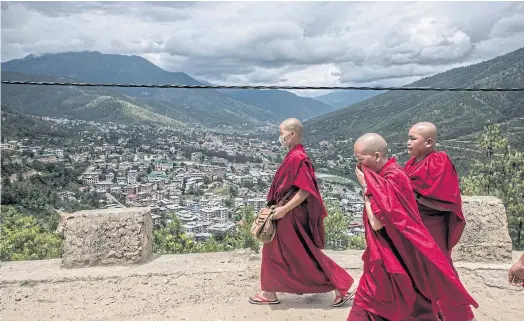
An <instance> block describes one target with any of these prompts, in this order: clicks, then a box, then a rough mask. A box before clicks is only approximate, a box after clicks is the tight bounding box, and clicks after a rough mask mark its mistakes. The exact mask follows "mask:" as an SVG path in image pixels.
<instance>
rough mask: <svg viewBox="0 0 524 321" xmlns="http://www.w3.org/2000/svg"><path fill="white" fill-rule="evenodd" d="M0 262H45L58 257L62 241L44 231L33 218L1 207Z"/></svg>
mask: <svg viewBox="0 0 524 321" xmlns="http://www.w3.org/2000/svg"><path fill="white" fill-rule="evenodd" d="M0 229H1V234H0V260H2V261H18V260H46V259H54V258H58V257H60V249H61V245H62V240H61V239H60V237H59V236H58V235H57V234H56V233H51V232H48V231H45V230H44V229H43V228H41V227H40V225H39V224H38V222H37V221H36V219H35V218H34V217H31V216H25V215H23V214H22V213H20V212H19V211H17V210H16V209H15V208H14V207H11V206H2V217H1V224H0Z"/></svg>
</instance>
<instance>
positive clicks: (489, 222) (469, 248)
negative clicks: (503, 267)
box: [452, 196, 512, 263]
mask: <svg viewBox="0 0 524 321" xmlns="http://www.w3.org/2000/svg"><path fill="white" fill-rule="evenodd" d="M462 201H463V205H462V208H463V211H464V216H465V218H466V228H465V230H464V233H463V234H462V238H461V240H460V242H459V243H458V244H457V245H456V246H455V248H454V249H453V251H452V258H453V260H454V261H469V262H483V263H511V248H512V244H511V238H510V236H509V232H508V221H507V216H506V210H505V208H504V205H503V204H502V201H501V200H499V199H498V198H496V197H492V196H464V197H463V200H462Z"/></svg>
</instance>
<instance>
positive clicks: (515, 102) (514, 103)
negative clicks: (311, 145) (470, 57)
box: [305, 48, 524, 145]
mask: <svg viewBox="0 0 524 321" xmlns="http://www.w3.org/2000/svg"><path fill="white" fill-rule="evenodd" d="M407 86H418V87H465V88H487V87H499V88H512V87H513V88H514V87H519V88H524V48H521V49H518V50H516V51H513V52H510V53H508V54H505V55H503V56H499V57H496V58H494V59H491V60H488V61H484V62H481V63H478V64H474V65H470V66H466V67H460V68H454V69H451V70H448V71H446V72H443V73H440V74H437V75H434V76H431V77H427V78H424V79H421V80H419V81H416V82H414V83H412V84H410V85H407ZM523 117H524V93H522V92H437V91H389V92H387V93H384V94H381V95H378V96H376V97H373V98H370V99H367V100H364V101H362V102H359V103H357V104H354V105H351V106H350V107H346V108H343V109H340V110H337V111H335V112H333V113H330V114H327V115H323V116H320V117H317V118H315V119H312V120H310V121H308V122H306V124H305V125H306V126H305V127H306V130H307V131H308V132H309V135H310V137H311V139H312V140H313V141H318V140H324V139H335V138H343V139H344V138H347V137H353V138H356V137H358V136H360V135H362V134H364V133H366V132H377V133H380V134H382V135H383V136H385V138H387V139H388V140H392V141H397V142H404V141H405V140H406V137H407V131H408V130H409V128H410V127H411V126H412V125H413V124H415V123H417V122H420V121H430V122H433V123H435V124H436V125H437V126H438V128H439V136H440V137H441V138H442V139H452V138H457V137H464V136H468V135H473V134H475V133H478V132H479V131H481V130H482V129H483V127H484V126H485V125H486V124H487V123H488V122H489V121H491V122H496V123H505V124H507V126H510V128H508V131H509V132H511V131H513V129H514V130H516V131H519V130H520V131H521V129H522V119H523ZM511 126H513V127H514V128H513V127H511ZM521 141H522V139H519V144H521V145H522V143H521Z"/></svg>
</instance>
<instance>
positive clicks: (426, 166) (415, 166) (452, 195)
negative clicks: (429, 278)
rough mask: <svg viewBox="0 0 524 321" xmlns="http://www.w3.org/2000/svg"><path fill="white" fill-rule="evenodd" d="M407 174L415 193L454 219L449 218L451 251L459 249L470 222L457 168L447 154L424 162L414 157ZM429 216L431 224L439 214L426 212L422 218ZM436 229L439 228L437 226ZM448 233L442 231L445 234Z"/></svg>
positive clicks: (430, 155)
mask: <svg viewBox="0 0 524 321" xmlns="http://www.w3.org/2000/svg"><path fill="white" fill-rule="evenodd" d="M404 170H405V172H406V174H407V175H408V176H409V178H410V179H411V184H412V186H413V190H414V191H415V193H417V194H420V195H422V196H423V197H425V198H426V199H427V200H428V201H430V202H431V203H433V204H434V205H435V206H437V207H439V208H441V209H442V210H443V211H449V212H451V213H452V214H453V215H451V216H449V218H448V217H446V218H447V221H446V222H444V223H443V224H446V225H447V228H446V230H447V231H448V233H447V234H448V235H447V250H448V251H451V249H452V248H453V247H454V246H455V245H457V243H458V242H459V240H460V237H461V236H462V232H463V231H464V228H465V227H466V220H465V219H464V215H463V214H462V197H461V195H460V187H459V178H458V174H457V171H456V170H455V166H454V165H453V163H452V162H451V160H450V159H449V157H448V155H447V154H446V153H445V152H432V153H431V154H429V155H428V156H427V157H425V158H424V159H423V160H421V161H419V162H417V161H416V158H415V157H412V158H411V159H410V160H409V161H408V162H407V163H406V165H405V166H404ZM424 212H427V215H426V216H427V217H428V220H431V219H433V220H435V219H436V218H431V217H430V216H432V214H433V213H434V212H437V211H434V210H433V211H432V210H431V209H428V208H425V209H421V214H422V215H424V214H426V213H424ZM435 225H438V223H437V222H435ZM444 231H445V230H441V231H440V233H443V232H444Z"/></svg>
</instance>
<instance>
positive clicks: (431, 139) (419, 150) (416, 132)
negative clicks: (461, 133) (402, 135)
mask: <svg viewBox="0 0 524 321" xmlns="http://www.w3.org/2000/svg"><path fill="white" fill-rule="evenodd" d="M408 136H409V138H408V155H410V156H414V157H416V158H417V161H418V160H421V159H423V158H425V157H426V156H427V155H429V154H430V153H431V152H433V151H434V150H435V146H436V145H437V126H435V125H434V124H432V123H428V122H421V123H417V124H415V125H413V126H412V127H411V129H410V130H409V133H408Z"/></svg>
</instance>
